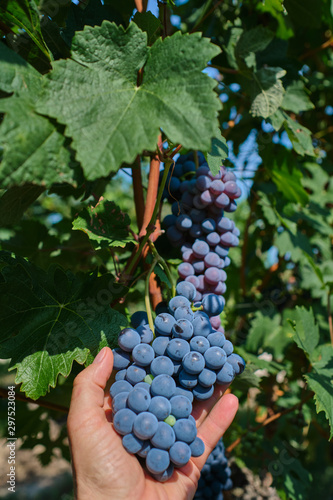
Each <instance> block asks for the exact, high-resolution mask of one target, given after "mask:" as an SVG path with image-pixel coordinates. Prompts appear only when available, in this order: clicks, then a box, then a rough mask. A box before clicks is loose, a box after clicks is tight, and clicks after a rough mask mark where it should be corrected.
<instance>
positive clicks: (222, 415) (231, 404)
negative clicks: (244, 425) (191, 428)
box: [192, 394, 238, 470]
mask: <svg viewBox="0 0 333 500" xmlns="http://www.w3.org/2000/svg"><path fill="white" fill-rule="evenodd" d="M237 410H238V398H237V397H236V396H234V395H233V394H226V395H225V396H223V397H222V398H221V399H220V400H219V401H218V402H217V403H216V405H215V406H214V407H213V408H212V410H211V411H210V412H209V414H208V415H207V417H206V418H205V420H204V421H203V422H202V424H201V425H200V426H199V428H198V437H200V438H201V439H202V440H203V442H204V443H205V451H204V453H203V455H201V456H200V457H197V458H193V459H192V460H193V463H194V464H195V465H196V466H197V467H198V468H199V470H201V469H202V467H203V466H204V464H205V462H206V460H207V458H208V455H210V453H211V452H212V451H213V449H214V448H215V446H216V445H217V443H218V441H219V440H220V439H221V437H222V436H223V434H224V433H225V431H226V430H227V429H228V427H229V426H230V425H231V422H232V421H233V419H234V418H235V415H236V413H237Z"/></svg>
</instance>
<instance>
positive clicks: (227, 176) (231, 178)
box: [223, 172, 236, 182]
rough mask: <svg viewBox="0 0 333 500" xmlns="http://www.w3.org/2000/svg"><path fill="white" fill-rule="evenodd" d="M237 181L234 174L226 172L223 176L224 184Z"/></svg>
mask: <svg viewBox="0 0 333 500" xmlns="http://www.w3.org/2000/svg"><path fill="white" fill-rule="evenodd" d="M235 180H236V176H235V174H234V173H233V172H225V173H224V174H223V181H224V182H228V181H235Z"/></svg>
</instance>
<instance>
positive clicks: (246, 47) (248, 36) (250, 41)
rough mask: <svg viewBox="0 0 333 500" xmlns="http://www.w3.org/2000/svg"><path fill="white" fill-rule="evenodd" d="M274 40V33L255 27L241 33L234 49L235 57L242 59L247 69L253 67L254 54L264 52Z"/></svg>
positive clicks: (261, 27)
mask: <svg viewBox="0 0 333 500" xmlns="http://www.w3.org/2000/svg"><path fill="white" fill-rule="evenodd" d="M273 38H274V33H273V32H272V31H271V30H269V29H267V28H264V27H263V26H256V27H255V28H253V29H250V30H248V31H243V33H242V34H241V36H240V38H239V40H238V42H237V45H236V47H235V56H236V58H237V59H242V60H243V61H244V62H245V63H246V65H247V67H248V68H250V67H253V66H255V62H256V59H255V53H256V52H260V51H261V50H264V49H265V48H266V47H267V46H268V45H269V44H270V42H271V41H272V40H273Z"/></svg>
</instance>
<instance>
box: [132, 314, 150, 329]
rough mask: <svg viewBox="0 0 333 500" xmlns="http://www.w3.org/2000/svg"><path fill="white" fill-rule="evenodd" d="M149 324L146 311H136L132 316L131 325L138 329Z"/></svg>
mask: <svg viewBox="0 0 333 500" xmlns="http://www.w3.org/2000/svg"><path fill="white" fill-rule="evenodd" d="M147 323H148V316H147V313H146V311H136V312H135V313H133V314H132V316H131V325H132V327H133V328H135V329H137V328H138V326H143V325H146V324H147Z"/></svg>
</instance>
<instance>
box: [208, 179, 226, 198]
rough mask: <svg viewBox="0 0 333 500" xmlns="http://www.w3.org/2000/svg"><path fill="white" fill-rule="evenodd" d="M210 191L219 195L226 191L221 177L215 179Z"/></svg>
mask: <svg viewBox="0 0 333 500" xmlns="http://www.w3.org/2000/svg"><path fill="white" fill-rule="evenodd" d="M209 191H210V192H211V193H212V194H213V195H214V196H219V195H220V194H221V193H223V191H224V183H223V182H222V181H221V180H220V179H215V180H213V181H212V183H211V185H210V186H209Z"/></svg>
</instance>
